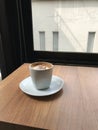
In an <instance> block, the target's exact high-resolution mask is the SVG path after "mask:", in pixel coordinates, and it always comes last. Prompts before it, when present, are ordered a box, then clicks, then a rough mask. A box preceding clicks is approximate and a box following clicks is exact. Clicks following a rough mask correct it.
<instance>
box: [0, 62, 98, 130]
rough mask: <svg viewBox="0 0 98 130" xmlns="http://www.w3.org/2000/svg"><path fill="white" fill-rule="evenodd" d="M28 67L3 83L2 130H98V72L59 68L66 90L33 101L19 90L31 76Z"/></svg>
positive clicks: (56, 72)
mask: <svg viewBox="0 0 98 130" xmlns="http://www.w3.org/2000/svg"><path fill="white" fill-rule="evenodd" d="M28 65H29V64H23V65H22V66H21V67H19V68H18V69H17V70H16V71H14V72H13V73H12V74H10V75H9V76H8V77H7V78H5V79H4V80H3V81H1V82H0V130H13V129H14V130H31V129H32V128H33V129H39V128H40V129H49V130H98V68H93V67H75V66H61V65H55V66H54V71H53V74H54V75H57V76H60V77H61V78H62V79H63V80H64V82H65V84H64V86H63V89H62V90H61V91H59V92H58V93H56V94H54V95H51V96H47V97H33V96H29V95H26V94H24V93H23V92H22V91H21V90H20V88H19V83H20V82H21V81H22V80H23V79H25V78H27V77H28V76H29V69H28Z"/></svg>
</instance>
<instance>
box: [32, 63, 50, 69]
mask: <svg viewBox="0 0 98 130" xmlns="http://www.w3.org/2000/svg"><path fill="white" fill-rule="evenodd" d="M33 69H34V70H47V69H49V67H47V66H46V65H44V64H41V65H35V66H33Z"/></svg>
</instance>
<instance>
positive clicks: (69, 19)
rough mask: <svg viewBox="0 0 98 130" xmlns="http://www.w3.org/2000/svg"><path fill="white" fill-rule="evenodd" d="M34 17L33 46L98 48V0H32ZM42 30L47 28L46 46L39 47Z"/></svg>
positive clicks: (69, 49) (74, 49)
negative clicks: (39, 34) (39, 33)
mask: <svg viewBox="0 0 98 130" xmlns="http://www.w3.org/2000/svg"><path fill="white" fill-rule="evenodd" d="M32 18H33V33H34V46H35V47H34V50H44V51H60V52H87V53H88V52H91V53H97V52H98V45H97V41H98V38H97V37H98V36H97V35H98V32H97V30H98V1H94V0H84V1H83V0H71V1H70V0H65V1H62V0H60V1H58V0H53V1H50V0H47V1H46V0H44V1H40V0H32ZM39 30H40V31H41V30H45V33H46V39H45V45H46V48H45V47H44V46H43V48H40V47H39V46H40V43H39V40H38V36H37V35H38V32H39ZM52 33H53V39H52ZM58 34H59V39H58ZM52 46H53V47H52Z"/></svg>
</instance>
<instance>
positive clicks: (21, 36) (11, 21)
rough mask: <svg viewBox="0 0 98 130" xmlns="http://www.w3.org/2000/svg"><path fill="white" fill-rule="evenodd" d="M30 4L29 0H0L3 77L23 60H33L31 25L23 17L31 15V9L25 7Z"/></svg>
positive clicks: (1, 66) (0, 64) (0, 44)
mask: <svg viewBox="0 0 98 130" xmlns="http://www.w3.org/2000/svg"><path fill="white" fill-rule="evenodd" d="M30 4H31V3H30V0H10V1H8V0H0V68H1V72H2V77H3V78H5V77H6V76H7V75H9V74H10V73H11V72H12V71H14V70H15V69H16V68H17V67H19V66H20V65H21V64H23V63H24V62H31V61H33V56H32V50H31V49H33V45H32V41H33V40H32V25H31V22H30V23H28V25H27V24H25V19H26V18H28V17H31V9H30V8H29V9H28V8H26V6H29V7H31V6H30ZM23 6H25V9H24V8H22V7H23ZM23 9H24V10H23ZM31 21H32V20H31ZM26 29H28V30H29V32H30V33H29V34H28V33H26V32H28V31H26ZM30 35H31V36H30Z"/></svg>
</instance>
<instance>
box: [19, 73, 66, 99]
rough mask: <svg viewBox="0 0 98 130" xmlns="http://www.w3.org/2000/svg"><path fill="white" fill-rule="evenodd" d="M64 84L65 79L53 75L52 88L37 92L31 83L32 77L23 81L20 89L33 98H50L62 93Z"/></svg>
mask: <svg viewBox="0 0 98 130" xmlns="http://www.w3.org/2000/svg"><path fill="white" fill-rule="evenodd" d="M63 84H64V81H63V79H61V78H60V77H58V76H54V75H53V76H52V81H51V84H50V87H49V88H48V89H44V90H37V89H36V88H35V87H34V85H33V83H32V81H31V77H27V78H26V79H24V80H23V81H21V82H20V84H19V87H20V89H21V90H22V91H23V92H24V93H26V94H28V95H31V96H48V95H52V94H54V93H57V92H58V91H60V90H61V89H62V87H63Z"/></svg>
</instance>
